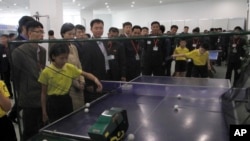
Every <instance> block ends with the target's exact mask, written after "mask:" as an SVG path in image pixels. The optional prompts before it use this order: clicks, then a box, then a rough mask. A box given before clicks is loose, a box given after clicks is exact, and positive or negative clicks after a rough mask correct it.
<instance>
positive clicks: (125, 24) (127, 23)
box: [122, 22, 132, 28]
mask: <svg viewBox="0 0 250 141" xmlns="http://www.w3.org/2000/svg"><path fill="white" fill-rule="evenodd" d="M127 25H128V26H132V23H131V22H125V23H123V24H122V27H123V28H124V27H125V26H127Z"/></svg>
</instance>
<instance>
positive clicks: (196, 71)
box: [192, 65, 208, 78]
mask: <svg viewBox="0 0 250 141" xmlns="http://www.w3.org/2000/svg"><path fill="white" fill-rule="evenodd" d="M192 77H200V78H207V77H208V68H207V65H204V66H196V65H194V66H193V69H192Z"/></svg>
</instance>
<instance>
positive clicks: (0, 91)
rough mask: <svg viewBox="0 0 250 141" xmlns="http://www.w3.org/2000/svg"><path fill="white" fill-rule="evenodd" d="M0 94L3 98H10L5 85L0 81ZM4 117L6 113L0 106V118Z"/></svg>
mask: <svg viewBox="0 0 250 141" xmlns="http://www.w3.org/2000/svg"><path fill="white" fill-rule="evenodd" d="M0 94H2V95H3V96H4V97H9V96H10V93H9V91H8V89H7V87H6V85H5V83H4V82H3V81H2V80H0ZM4 115H6V112H5V111H4V110H3V109H2V107H1V106H0V118H1V117H3V116H4Z"/></svg>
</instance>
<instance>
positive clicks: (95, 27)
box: [82, 19, 110, 102]
mask: <svg viewBox="0 0 250 141" xmlns="http://www.w3.org/2000/svg"><path fill="white" fill-rule="evenodd" d="M90 27H91V32H92V33H93V37H92V38H93V39H100V38H101V36H102V35H103V27H104V22H103V21H102V20H100V19H94V20H92V21H91V23H90ZM107 47H108V45H107V42H103V41H99V40H98V41H89V42H86V43H84V44H83V48H84V49H85V53H84V54H82V57H83V66H82V68H83V70H84V71H86V72H90V73H92V74H93V75H95V76H96V77H97V78H98V79H99V80H105V79H106V78H107V71H108V70H109V69H110V68H109V62H108V54H107ZM85 82H86V84H85V90H84V96H85V102H91V101H93V100H95V99H96V98H98V97H100V96H101V95H100V93H97V92H95V91H94V90H95V88H96V85H95V84H94V83H93V82H91V81H89V80H87V79H86V80H85Z"/></svg>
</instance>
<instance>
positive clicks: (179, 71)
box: [174, 38, 189, 77]
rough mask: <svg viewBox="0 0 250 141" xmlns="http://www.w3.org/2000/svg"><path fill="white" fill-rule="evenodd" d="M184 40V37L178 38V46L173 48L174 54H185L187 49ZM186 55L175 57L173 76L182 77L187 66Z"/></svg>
mask: <svg viewBox="0 0 250 141" xmlns="http://www.w3.org/2000/svg"><path fill="white" fill-rule="evenodd" d="M186 44H187V42H186V40H185V39H184V38H182V39H180V46H179V47H177V48H175V50H174V55H178V54H185V53H188V52H189V50H188V48H187V47H186ZM186 60H187V59H186V57H183V56H179V57H175V76H176V77H184V76H185V72H186V67H187V61H186Z"/></svg>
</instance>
